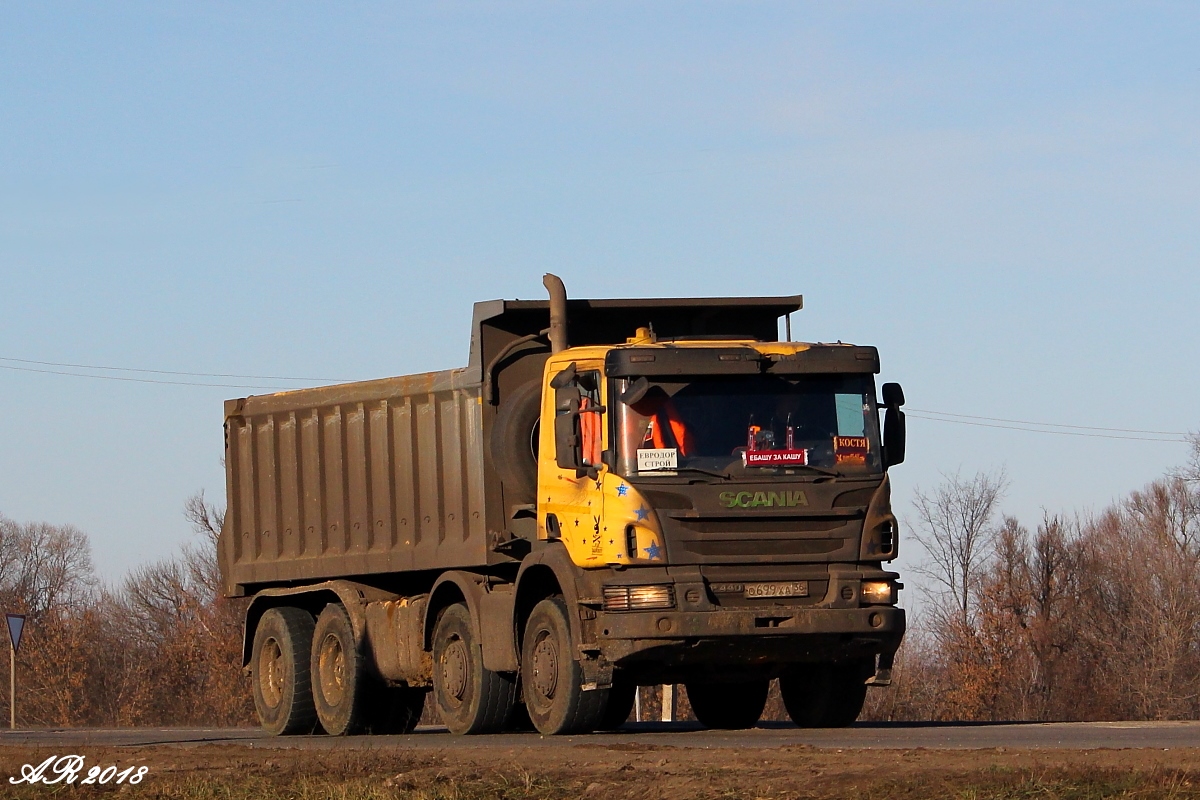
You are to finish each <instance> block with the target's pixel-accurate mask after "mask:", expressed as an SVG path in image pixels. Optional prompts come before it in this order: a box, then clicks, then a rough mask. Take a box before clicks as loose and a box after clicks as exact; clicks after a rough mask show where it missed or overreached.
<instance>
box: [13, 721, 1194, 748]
mask: <svg viewBox="0 0 1200 800" xmlns="http://www.w3.org/2000/svg"><path fill="white" fill-rule="evenodd" d="M164 744H165V745H177V746H195V745H200V744H235V745H244V746H247V747H256V748H300V749H336V748H379V747H387V748H393V747H403V748H413V749H429V750H447V749H496V748H511V747H577V746H580V745H585V746H586V745H591V744H595V745H601V746H607V747H611V746H612V745H633V746H656V747H686V748H724V747H764V748H769V747H795V746H803V745H808V746H812V747H819V748H827V749H851V750H852V749H867V750H871V749H884V750H887V749H891V750H896V749H904V750H908V749H913V748H919V747H920V748H929V749H952V750H962V749H985V748H986V749H994V748H1005V749H1032V750H1090V749H1096V748H1151V749H1156V750H1167V749H1174V748H1181V747H1200V722H1071V723H1041V724H1024V723H1022V724H1016V723H1013V724H962V723H960V724H952V723H945V724H941V723H918V724H914V723H874V724H861V723H860V724H856V725H854V726H853V727H850V728H841V729H831V730H801V729H798V728H794V727H791V726H786V725H782V724H780V725H770V724H768V725H765V726H763V727H759V728H754V729H753V730H748V731H710V730H702V729H699V728H697V727H695V726H694V725H687V724H683V723H679V724H674V725H670V724H665V723H664V724H657V723H641V724H630V725H627V726H626V727H625V728H624V729H622V730H621V731H619V732H616V733H606V734H593V735H590V736H561V737H543V736H539V735H538V734H536V733H510V734H501V735H495V736H451V735H450V734H449V733H447V732H446V731H445V730H444V729H440V728H433V727H429V728H424V727H423V728H419V729H418V730H417V732H416V733H413V734H410V735H408V736H353V737H332V736H288V737H270V736H265V735H264V734H262V733H261V732H260V731H258V730H255V729H248V728H234V729H204V728H133V729H122V730H94V729H78V728H77V729H70V730H33V731H3V732H0V746H5V745H10V746H12V745H24V746H46V747H53V748H59V749H62V748H67V747H84V746H89V745H90V746H108V747H137V746H144V745H164Z"/></svg>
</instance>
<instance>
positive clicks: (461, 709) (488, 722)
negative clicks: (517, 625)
mask: <svg viewBox="0 0 1200 800" xmlns="http://www.w3.org/2000/svg"><path fill="white" fill-rule="evenodd" d="M433 696H434V700H435V701H436V702H437V707H438V713H439V714H441V717H442V722H444V723H445V724H446V727H447V728H449V729H450V732H451V733H457V734H472V733H497V732H499V731H500V730H502V729H503V728H504V723H505V722H506V721H507V720H508V718H509V716H510V714H511V713H512V707H513V703H515V702H516V699H517V685H516V681H515V680H514V678H513V676H509V675H505V674H503V673H499V672H492V671H491V670H490V669H487V668H486V667H484V666H483V648H482V647H481V646H480V644H479V637H478V634H477V633H476V632H475V628H474V626H473V625H472V624H471V613H470V612H469V611H468V610H467V607H466V606H465V605H463V604H462V603H456V604H454V605H452V606H450V607H449V608H447V609H446V610H444V611H443V612H442V613H441V616H439V617H438V621H437V626H436V627H435V628H434V631H433Z"/></svg>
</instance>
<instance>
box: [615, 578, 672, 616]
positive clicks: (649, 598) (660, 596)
mask: <svg viewBox="0 0 1200 800" xmlns="http://www.w3.org/2000/svg"><path fill="white" fill-rule="evenodd" d="M674 607H675V587H674V586H671V585H669V584H667V585H656V586H605V587H604V610H605V611H648V610H650V609H653V608H674Z"/></svg>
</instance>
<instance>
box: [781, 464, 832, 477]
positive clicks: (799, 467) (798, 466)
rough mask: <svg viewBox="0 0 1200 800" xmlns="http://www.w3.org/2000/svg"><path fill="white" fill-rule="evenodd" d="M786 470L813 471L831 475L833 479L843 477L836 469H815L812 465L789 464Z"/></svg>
mask: <svg viewBox="0 0 1200 800" xmlns="http://www.w3.org/2000/svg"><path fill="white" fill-rule="evenodd" d="M786 469H811V470H812V471H813V472H819V473H821V474H822V475H829V476H830V477H833V478H840V477H842V473H840V472H838V471H837V470H836V469H826V468H825V467H814V466H813V465H812V464H788V465H787V467H786Z"/></svg>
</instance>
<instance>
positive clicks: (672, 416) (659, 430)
mask: <svg viewBox="0 0 1200 800" xmlns="http://www.w3.org/2000/svg"><path fill="white" fill-rule="evenodd" d="M644 441H645V442H649V443H651V444H653V445H654V447H656V448H658V449H660V450H661V449H663V448H667V447H674V448H677V449H678V450H679V455H681V456H689V455H691V454H692V453H694V452H695V451H696V441H695V439H694V438H693V437H692V432H691V431H690V430H688V427H687V425H686V424H685V423H684V421H683V420H682V419H680V418H679V411H678V410H677V409H676V408H675V404H674V403H672V402H671V401H670V400H667V401H666V402H664V403H663V404H662V405H661V406H659V407H658V410H657V411H655V412H654V416H652V417H650V427H648V428H647V429H646V438H645V440H644Z"/></svg>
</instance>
